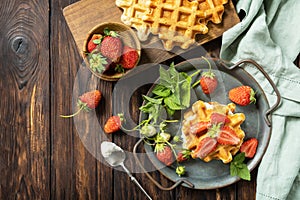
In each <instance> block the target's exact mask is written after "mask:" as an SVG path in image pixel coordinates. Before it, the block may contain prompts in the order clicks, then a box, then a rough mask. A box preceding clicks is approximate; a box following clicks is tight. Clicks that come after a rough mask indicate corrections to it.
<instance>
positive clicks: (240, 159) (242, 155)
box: [233, 152, 245, 163]
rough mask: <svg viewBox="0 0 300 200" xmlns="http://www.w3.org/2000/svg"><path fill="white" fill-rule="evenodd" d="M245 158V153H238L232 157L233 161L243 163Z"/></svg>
mask: <svg viewBox="0 0 300 200" xmlns="http://www.w3.org/2000/svg"><path fill="white" fill-rule="evenodd" d="M244 160H245V153H244V152H242V153H239V154H237V155H236V156H235V157H234V158H233V162H237V163H243V162H244Z"/></svg>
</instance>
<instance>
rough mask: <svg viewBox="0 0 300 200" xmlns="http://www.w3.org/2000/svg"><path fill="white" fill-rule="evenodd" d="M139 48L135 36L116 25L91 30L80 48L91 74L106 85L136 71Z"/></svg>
mask: <svg viewBox="0 0 300 200" xmlns="http://www.w3.org/2000/svg"><path fill="white" fill-rule="evenodd" d="M140 55H141V45H140V42H139V40H138V38H137V36H136V34H135V32H134V31H133V30H132V29H131V28H130V27H128V26H126V25H124V24H121V23H117V22H106V23H101V24H99V25H97V26H95V27H93V28H92V29H91V30H90V31H89V33H88V36H87V38H86V40H85V41H84V44H83V57H84V60H85V63H86V64H87V66H88V68H89V69H90V70H91V72H92V73H93V74H95V75H96V76H98V77H99V78H101V79H103V80H107V81H116V80H118V79H119V78H121V77H122V76H124V75H125V74H126V73H128V72H129V71H130V70H131V69H132V68H134V67H136V66H137V64H138V62H139V60H140Z"/></svg>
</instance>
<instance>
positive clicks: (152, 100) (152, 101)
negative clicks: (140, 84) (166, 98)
mask: <svg viewBox="0 0 300 200" xmlns="http://www.w3.org/2000/svg"><path fill="white" fill-rule="evenodd" d="M143 97H144V99H146V100H147V101H149V102H151V103H154V104H162V101H163V98H159V99H155V98H151V97H148V96H146V95H143Z"/></svg>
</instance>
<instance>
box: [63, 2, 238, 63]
mask: <svg viewBox="0 0 300 200" xmlns="http://www.w3.org/2000/svg"><path fill="white" fill-rule="evenodd" d="M224 6H225V12H224V14H223V21H222V23H221V24H213V23H211V22H209V23H208V25H207V26H208V28H209V32H208V34H205V35H199V38H197V40H198V43H197V45H201V44H204V43H206V42H209V41H211V40H213V39H215V38H217V37H220V36H221V35H222V34H223V33H224V32H225V31H226V30H228V29H229V28H231V27H232V26H234V25H235V24H237V23H238V22H239V21H240V20H239V17H238V15H237V13H236V11H235V8H234V5H233V3H232V2H231V0H229V2H228V3H227V4H225V5H224ZM63 14H64V16H65V19H66V22H67V24H68V26H69V28H70V30H71V32H72V34H73V37H74V40H75V42H76V44H77V47H78V50H79V52H80V54H81V52H82V47H83V41H84V40H85V38H86V37H87V33H88V31H89V30H90V29H91V28H93V27H94V26H95V25H97V24H98V23H102V22H121V20H120V18H121V15H122V10H121V9H120V8H118V7H117V6H116V5H115V0H81V1H78V2H76V3H74V4H71V5H69V6H67V7H65V8H64V10H63ZM141 46H142V49H143V50H144V54H145V51H146V54H147V58H146V59H147V62H162V61H164V60H167V59H169V58H171V57H172V56H174V55H176V54H177V55H178V54H180V53H183V52H186V51H187V50H182V49H181V48H179V47H178V48H177V47H176V48H174V49H173V50H172V52H167V51H164V50H163V46H162V44H161V42H160V40H159V39H158V38H157V37H156V36H153V35H151V36H150V39H149V40H147V41H146V42H143V43H142V44H141ZM195 46H196V45H195ZM153 48H155V49H159V50H154V51H153ZM191 48H193V47H191ZM191 48H190V49H191ZM151 49H152V50H151ZM144 62H145V59H144Z"/></svg>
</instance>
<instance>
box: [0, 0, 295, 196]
mask: <svg viewBox="0 0 300 200" xmlns="http://www.w3.org/2000/svg"><path fill="white" fill-rule="evenodd" d="M75 2H76V0H75V1H71V0H50V1H48V0H47V1H46V0H32V1H21V0H2V1H1V6H0V27H1V30H0V36H1V37H0V46H1V49H0V56H1V59H0V88H1V90H0V93H1V101H0V105H1V109H0V130H1V131H0V174H1V178H0V199H103V200H107V199H117V200H119V199H145V198H144V195H143V193H142V192H140V190H139V189H138V188H137V187H136V186H135V185H134V184H133V183H132V182H131V181H130V179H129V178H128V176H127V175H126V174H125V173H124V172H121V171H117V170H112V169H111V168H110V167H107V166H106V165H104V164H103V163H102V162H100V161H99V160H98V159H96V158H95V156H94V155H95V153H96V156H99V155H97V152H89V151H88V150H87V148H86V147H85V146H84V144H83V142H82V140H81V139H80V137H79V134H78V131H77V129H76V127H75V125H74V121H73V120H68V119H62V118H60V117H59V114H66V113H71V112H72V111H73V106H72V101H73V92H74V90H73V88H74V87H75V88H76V91H75V93H76V92H80V90H85V89H86V88H84V87H89V85H93V86H94V85H96V87H97V88H99V89H100V90H101V91H102V93H103V96H104V99H103V101H101V104H100V107H99V108H97V110H96V112H97V120H98V121H99V124H100V125H103V124H104V121H105V120H106V119H107V117H108V116H110V115H111V114H112V112H113V103H112V100H113V99H112V98H113V97H112V93H113V89H114V85H115V83H111V82H105V81H101V80H98V79H95V77H93V76H92V75H91V74H88V73H87V74H86V73H82V76H83V77H79V79H78V78H76V77H77V76H76V75H78V72H80V70H82V69H83V68H82V67H81V62H82V59H81V56H80V53H79V52H78V49H77V45H76V43H75V41H74V38H73V36H72V34H71V31H70V29H69V27H68V26H67V23H66V21H65V18H64V16H63V12H62V11H63V8H65V7H66V6H68V5H70V4H72V3H75ZM220 46H221V38H217V39H215V40H213V41H211V42H209V43H207V44H205V45H204V46H203V47H204V48H205V49H206V51H207V52H208V53H209V55H211V56H212V57H218V56H219V49H220ZM197 50H198V49H194V51H197ZM166 62H168V61H166ZM295 63H296V64H297V65H298V66H299V65H300V61H299V57H298V58H297V60H296V61H295ZM81 79H83V80H88V83H89V84H86V82H84V83H85V84H84V83H83V84H81V82H80V80H81ZM92 83H93V84H92ZM95 83H96V84H95ZM77 90H78V91H77ZM146 92H147V87H146V88H141V89H139V90H137V91H136V92H135V93H134V95H133V96H132V99H131V107H132V109H131V114H132V119H133V120H135V121H137V120H138V109H137V108H138V106H139V105H140V104H141V98H140V94H143V93H146ZM85 120H86V119H85ZM88 125H90V126H88ZM84 126H87V127H88V128H89V129H95V128H97V126H94V125H93V124H92V122H91V124H89V123H87V124H84ZM87 127H83V128H87ZM101 137H103V136H101V134H99V138H101ZM99 138H98V139H99ZM108 138H109V139H110V140H114V141H115V142H117V143H119V144H128V150H129V151H132V146H133V144H134V143H135V141H136V140H135V139H134V138H131V137H128V136H127V135H125V134H122V133H118V134H116V135H114V136H108ZM94 145H97V144H94ZM126 164H128V165H129V167H134V166H131V165H132V163H130V162H129V163H126ZM134 175H135V177H136V178H137V179H138V180H139V181H140V182H141V184H142V185H143V187H144V188H145V189H146V190H147V191H148V193H150V194H151V196H152V197H153V198H154V199H224V200H225V199H232V200H233V199H239V200H252V199H254V198H255V187H256V178H255V177H256V170H254V172H252V177H253V178H252V181H250V182H247V181H240V182H238V183H236V184H233V185H231V186H228V187H224V188H220V189H216V190H191V189H187V188H184V187H178V188H177V189H176V190H173V191H170V192H166V191H160V190H159V189H158V188H156V187H155V186H154V185H153V184H151V183H150V182H149V181H148V179H147V178H146V176H145V175H144V174H141V173H138V174H134ZM152 175H153V176H154V177H156V178H157V179H158V180H160V181H161V182H162V183H163V184H170V182H169V181H168V180H167V179H166V178H164V177H163V176H161V175H160V174H159V173H157V172H153V173H152Z"/></svg>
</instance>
